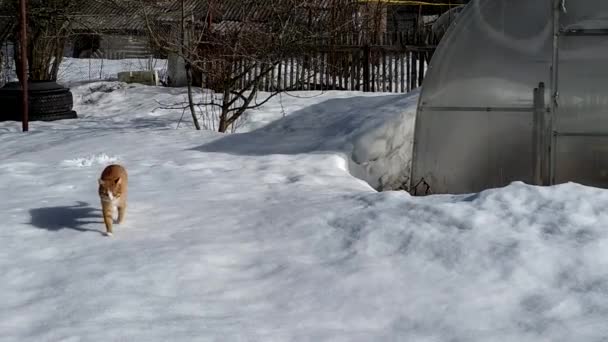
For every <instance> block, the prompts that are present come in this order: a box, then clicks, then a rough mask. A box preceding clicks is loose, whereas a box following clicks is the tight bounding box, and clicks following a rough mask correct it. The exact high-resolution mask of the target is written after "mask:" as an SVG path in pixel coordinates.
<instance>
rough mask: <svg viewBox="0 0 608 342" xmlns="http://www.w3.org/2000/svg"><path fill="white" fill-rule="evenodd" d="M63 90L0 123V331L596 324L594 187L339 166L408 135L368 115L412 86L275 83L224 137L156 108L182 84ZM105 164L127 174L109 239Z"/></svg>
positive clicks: (606, 256) (499, 336)
mask: <svg viewBox="0 0 608 342" xmlns="http://www.w3.org/2000/svg"><path fill="white" fill-rule="evenodd" d="M74 92H75V95H76V96H75V97H76V102H77V105H76V109H77V110H78V112H79V114H80V116H81V118H80V119H78V120H74V121H59V122H53V123H39V122H34V123H32V124H31V127H32V132H29V133H27V134H24V133H20V132H19V124H18V123H0V146H1V148H0V155H1V158H2V159H1V160H2V162H1V163H0V194H2V200H0V215H1V216H0V217H1V218H2V219H1V220H0V243H1V247H2V248H0V341H349V342H350V341H603V340H605V339H606V338H607V337H608V326H607V325H606V324H605V323H606V321H607V320H608V232H607V230H606V227H607V225H608V214H607V213H606V210H605V208H606V207H608V192H607V191H605V190H600V189H595V188H589V187H584V186H581V185H577V184H564V185H560V186H555V187H550V188H539V187H533V186H528V185H524V184H522V183H514V184H512V185H510V186H508V187H505V188H503V189H496V190H489V191H485V192H482V193H480V194H472V195H466V196H429V197H425V198H413V197H411V196H409V195H408V194H407V193H405V192H400V191H394V192H376V191H375V190H374V189H373V188H372V186H370V185H369V184H368V183H366V182H364V181H363V180H361V179H359V178H356V177H353V175H352V174H351V173H352V172H353V170H354V169H357V167H356V166H354V165H353V164H356V163H357V160H366V159H367V160H368V161H369V160H372V159H373V156H371V155H372V152H375V153H379V154H380V155H386V153H384V152H381V150H382V148H383V147H382V146H380V144H379V143H378V140H382V139H379V138H378V137H381V136H386V138H389V139H388V140H391V139H392V141H396V142H395V143H394V145H399V143H398V142H399V141H401V140H400V139H405V138H404V137H396V136H397V135H399V134H402V133H403V131H402V130H401V128H399V129H395V128H394V127H385V126H384V125H383V122H393V123H395V122H400V121H399V120H397V121H395V120H394V119H395V118H399V117H401V118H406V117H407V114H404V113H408V110H409V109H408V108H410V107H411V106H412V104H413V103H414V102H415V95H414V96H413V97H408V96H404V95H377V94H375V95H374V94H372V95H365V96H366V97H364V95H363V94H358V93H333V92H330V93H324V94H321V95H319V96H317V97H314V98H310V99H302V98H294V97H289V96H287V97H283V98H282V100H283V102H282V106H281V101H279V100H280V99H278V98H277V99H275V100H273V102H271V103H269V105H268V106H266V107H263V108H261V109H260V110H257V111H252V113H251V114H250V115H249V117H248V118H247V119H246V120H245V121H244V122H243V125H242V129H243V132H244V133H242V134H234V135H221V134H218V133H213V132H208V131H203V132H196V131H194V130H192V129H191V127H189V124H188V122H189V120H188V116H187V115H186V116H185V117H184V120H183V122H182V124H181V125H180V128H179V129H175V128H176V124H177V122H178V120H179V117H180V116H181V110H163V109H158V106H159V105H158V104H157V101H158V102H164V101H168V102H170V101H174V100H175V99H176V98H179V97H181V96H183V90H179V89H162V88H153V87H142V86H125V85H122V84H117V83H103V84H101V83H98V84H91V85H81V86H79V87H76V88H75V89H74ZM299 95H300V96H301V95H303V94H299ZM398 108H399V110H397V109H398ZM385 111H386V113H384V112H385ZM283 113H284V114H285V118H282V116H283ZM400 113H401V114H400ZM400 115H401V116H400ZM264 124H266V125H265V126H264ZM404 125H405V123H404ZM408 129H409V130H411V128H410V127H403V130H405V131H406V132H407V130H408ZM391 134H392V135H395V136H390V135H391ZM366 141H368V142H370V143H369V144H370V145H374V148H370V147H369V145H367V144H366V143H365V142H366ZM357 144H361V146H357ZM401 145H403V144H401ZM386 146H389V145H386ZM385 149H386V147H385ZM357 151H367V152H368V156H361V155H359V153H361V154H364V153H363V152H357ZM351 158H352V159H351ZM111 162H120V163H122V164H124V165H125V166H126V168H127V169H128V171H129V182H130V183H129V185H130V190H129V209H128V212H127V220H126V223H125V224H124V225H122V226H117V227H115V234H114V237H113V238H108V237H104V236H103V235H102V234H101V232H102V231H103V223H102V220H101V212H100V209H99V199H98V196H97V182H96V179H97V177H98V176H99V174H100V172H101V170H102V169H103V167H104V166H105V165H107V164H108V163H111ZM384 169H386V167H384Z"/></svg>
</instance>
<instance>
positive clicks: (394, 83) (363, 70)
mask: <svg viewBox="0 0 608 342" xmlns="http://www.w3.org/2000/svg"><path fill="white" fill-rule="evenodd" d="M408 43H412V39H410V38H409V37H408V36H406V35H404V34H392V35H389V34H385V35H382V36H380V37H377V38H376V39H361V37H358V36H350V38H349V37H345V38H342V39H340V40H338V42H337V43H334V44H323V45H319V46H314V47H311V48H310V52H308V53H304V54H302V55H301V56H294V57H291V58H287V59H285V60H284V61H282V62H280V63H278V64H277V65H275V67H274V68H273V69H272V71H271V72H270V73H268V74H267V75H266V76H264V77H262V79H261V82H260V83H259V90H261V91H272V90H356V91H366V92H394V93H406V92H409V91H411V90H412V89H414V88H416V87H418V86H420V85H422V81H423V79H424V75H425V72H426V68H427V65H428V61H429V60H430V58H431V56H432V54H433V52H434V51H435V45H425V44H420V43H418V44H415V42H414V44H408ZM241 68H242V66H239V65H238V63H237V65H235V72H239V71H240V70H242V69H241ZM258 75H260V69H254V70H251V71H250V72H249V74H248V75H247V76H246V77H244V78H243V79H242V84H247V83H249V82H250V81H251V80H252V79H254V78H256V77H257V76H258Z"/></svg>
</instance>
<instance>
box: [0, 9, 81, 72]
mask: <svg viewBox="0 0 608 342" xmlns="http://www.w3.org/2000/svg"><path fill="white" fill-rule="evenodd" d="M17 4H18V1H4V2H2V3H1V5H0V6H2V7H3V8H2V12H3V13H18V11H17ZM80 5H82V0H30V1H28V27H27V30H28V37H27V38H28V44H27V48H28V51H27V56H28V73H29V78H30V79H31V80H39V81H54V80H56V79H57V74H58V72H59V65H60V64H61V61H62V60H63V50H64V46H65V42H66V40H67V38H68V37H69V35H70V33H71V25H72V23H73V19H72V18H70V14H71V13H73V12H74V11H75V9H76V8H78V7H79V6H80ZM12 19H13V20H12V21H13V22H15V23H16V21H17V19H16V16H15V17H14V18H12ZM12 41H13V43H14V46H15V49H14V57H15V61H16V65H17V68H18V69H19V68H20V67H21V63H20V60H21V57H20V56H21V55H20V49H21V46H20V44H19V30H18V26H17V25H14V30H13V35H12ZM17 71H18V72H17V74H18V75H21V73H20V72H19V70H17Z"/></svg>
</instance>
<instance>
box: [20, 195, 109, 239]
mask: <svg viewBox="0 0 608 342" xmlns="http://www.w3.org/2000/svg"><path fill="white" fill-rule="evenodd" d="M30 220H31V221H30V224H31V225H32V226H34V227H36V228H40V229H46V230H49V231H59V230H61V229H72V230H76V231H79V232H95V233H99V234H102V235H103V232H102V231H100V230H96V229H90V228H85V226H86V225H89V224H98V225H101V226H103V220H102V219H101V210H100V209H98V208H93V207H91V206H90V205H89V204H88V203H86V202H77V204H75V205H69V206H59V207H43V208H35V209H30Z"/></svg>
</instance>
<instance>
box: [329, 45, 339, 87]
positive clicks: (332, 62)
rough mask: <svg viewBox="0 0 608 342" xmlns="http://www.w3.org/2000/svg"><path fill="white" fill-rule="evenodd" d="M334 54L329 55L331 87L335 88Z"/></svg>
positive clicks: (335, 64)
mask: <svg viewBox="0 0 608 342" xmlns="http://www.w3.org/2000/svg"><path fill="white" fill-rule="evenodd" d="M336 61H337V60H336V54H335V53H334V54H332V55H331V63H330V64H331V69H332V70H331V87H332V89H336V68H337V66H338V65H337V64H338V63H336Z"/></svg>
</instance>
